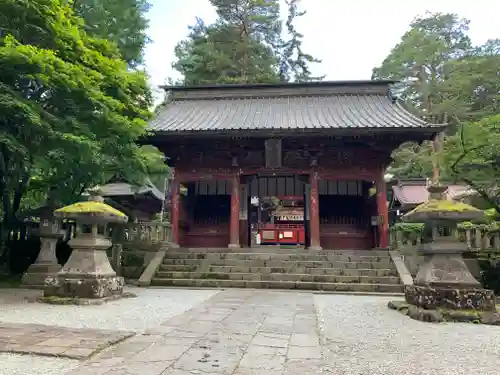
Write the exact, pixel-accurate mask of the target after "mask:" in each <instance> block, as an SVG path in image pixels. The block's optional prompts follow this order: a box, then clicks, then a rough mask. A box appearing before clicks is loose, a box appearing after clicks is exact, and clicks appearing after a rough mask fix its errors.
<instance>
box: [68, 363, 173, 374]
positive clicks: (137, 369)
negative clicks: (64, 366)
mask: <svg viewBox="0 0 500 375" xmlns="http://www.w3.org/2000/svg"><path fill="white" fill-rule="evenodd" d="M171 365H172V361H164V362H149V363H147V362H136V363H127V364H123V365H119V366H116V367H113V368H111V369H109V370H108V371H107V372H105V373H103V375H146V374H147V375H163V373H164V371H165V370H166V369H167V368H168V367H170V366H171ZM71 375H74V374H71ZM89 375H91V374H89Z"/></svg>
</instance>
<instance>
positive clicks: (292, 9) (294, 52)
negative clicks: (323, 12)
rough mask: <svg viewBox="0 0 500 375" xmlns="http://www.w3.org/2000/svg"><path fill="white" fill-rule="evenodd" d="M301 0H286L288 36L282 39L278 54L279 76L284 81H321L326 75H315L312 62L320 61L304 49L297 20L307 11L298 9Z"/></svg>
mask: <svg viewBox="0 0 500 375" xmlns="http://www.w3.org/2000/svg"><path fill="white" fill-rule="evenodd" d="M299 2H300V0H285V3H286V4H287V6H288V17H287V20H286V22H285V26H286V32H287V34H288V35H287V38H285V39H284V40H281V41H280V42H281V43H280V45H279V48H277V54H278V56H279V76H280V80H281V81H282V82H288V81H296V82H307V81H320V80H322V79H323V78H324V76H320V77H314V76H313V75H312V73H311V70H310V64H315V63H320V62H321V60H318V59H316V58H314V57H313V56H311V55H310V54H308V53H305V52H304V51H303V49H302V43H303V41H302V39H303V37H304V35H303V34H301V33H300V32H298V30H297V28H296V27H295V22H296V20H297V19H298V18H300V17H302V16H304V15H305V14H306V13H307V12H306V11H299V10H298V3H299Z"/></svg>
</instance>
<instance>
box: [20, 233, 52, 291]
mask: <svg viewBox="0 0 500 375" xmlns="http://www.w3.org/2000/svg"><path fill="white" fill-rule="evenodd" d="M40 235H41V237H40V242H41V246H40V253H39V254H38V257H37V258H36V261H35V263H33V264H32V265H31V266H29V268H28V269H27V270H26V272H25V274H24V275H23V277H22V279H21V284H22V285H23V286H24V287H27V288H35V289H43V288H44V285H45V278H46V277H48V276H54V275H55V274H56V273H57V272H59V270H60V269H61V266H60V265H59V263H58V262H57V257H56V245H57V240H58V238H59V235H58V234H48V233H43V231H42V232H41V233H40Z"/></svg>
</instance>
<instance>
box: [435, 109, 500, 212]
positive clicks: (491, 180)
mask: <svg viewBox="0 0 500 375" xmlns="http://www.w3.org/2000/svg"><path fill="white" fill-rule="evenodd" d="M498 134H500V115H494V116H488V117H485V118H483V119H481V120H480V121H477V122H470V123H464V124H463V125H462V127H461V128H460V131H459V132H457V134H455V135H453V136H450V137H448V138H447V139H446V141H445V144H444V149H443V158H444V160H445V165H446V166H447V168H449V173H451V174H452V175H453V176H454V177H455V178H456V179H458V180H460V181H463V182H465V183H467V184H468V185H469V186H471V187H472V188H473V189H475V190H476V191H477V192H478V194H479V195H480V196H481V197H482V198H483V199H484V200H485V201H486V202H488V203H489V204H490V205H491V206H492V207H494V208H495V209H496V211H497V212H498V213H500V200H499V199H498V197H499V195H500V140H499V138H498Z"/></svg>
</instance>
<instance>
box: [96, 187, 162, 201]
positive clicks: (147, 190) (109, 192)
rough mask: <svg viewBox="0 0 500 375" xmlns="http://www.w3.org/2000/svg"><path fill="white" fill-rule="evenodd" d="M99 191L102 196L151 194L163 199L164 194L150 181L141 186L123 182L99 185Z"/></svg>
mask: <svg viewBox="0 0 500 375" xmlns="http://www.w3.org/2000/svg"><path fill="white" fill-rule="evenodd" d="M99 189H100V191H101V194H102V196H103V197H110V198H111V197H117V196H133V195H136V194H137V195H146V194H151V195H152V196H153V197H154V198H156V199H158V200H161V201H163V200H164V199H165V195H164V194H163V193H162V192H161V191H160V190H158V189H157V188H156V186H154V185H153V184H152V183H147V184H146V185H144V186H142V187H139V188H137V187H135V186H133V185H131V184H127V183H125V182H117V183H111V184H106V185H103V186H100V188H99Z"/></svg>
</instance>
